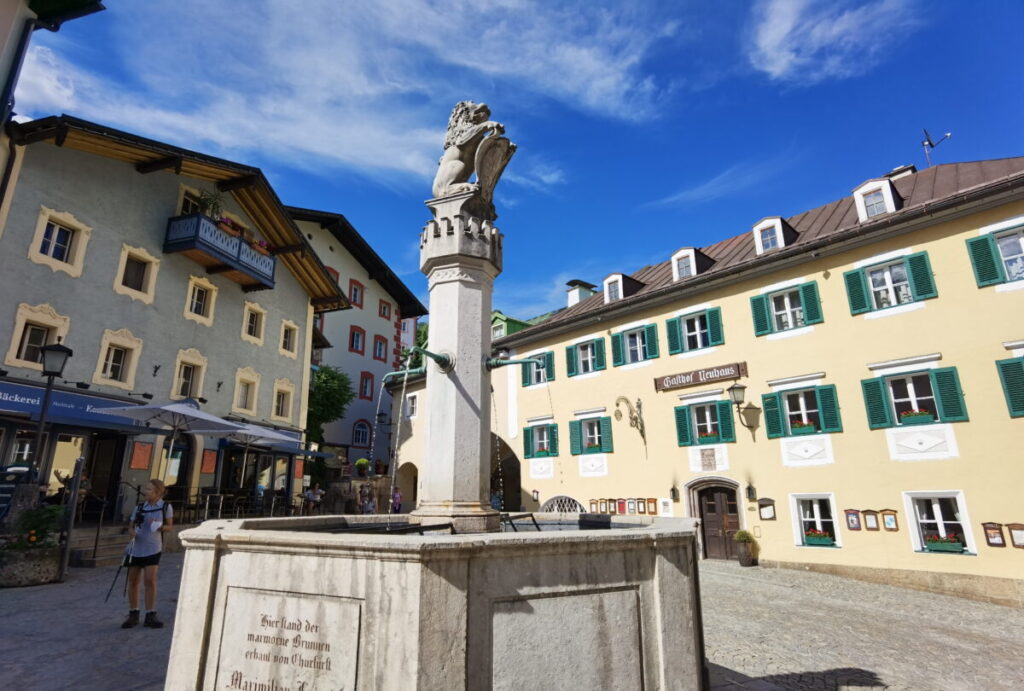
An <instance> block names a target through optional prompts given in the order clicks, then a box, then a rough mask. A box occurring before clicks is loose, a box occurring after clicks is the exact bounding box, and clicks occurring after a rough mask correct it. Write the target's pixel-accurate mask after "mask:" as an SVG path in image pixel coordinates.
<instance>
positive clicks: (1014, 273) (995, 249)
mask: <svg viewBox="0 0 1024 691" xmlns="http://www.w3.org/2000/svg"><path fill="white" fill-rule="evenodd" d="M967 251H968V253H969V254H970V257H971V266H972V267H973V268H974V278H975V280H976V281H977V282H978V287H979V288H980V287H983V286H988V285H994V284H996V283H1006V282H1007V281H1020V280H1024V228H1016V229H1014V230H1011V231H1010V232H1008V233H999V234H987V235H982V236H980V237H976V238H971V239H970V240H968V241H967Z"/></svg>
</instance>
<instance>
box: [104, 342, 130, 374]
mask: <svg viewBox="0 0 1024 691" xmlns="http://www.w3.org/2000/svg"><path fill="white" fill-rule="evenodd" d="M127 374H128V350H127V349H126V348H119V347H118V346H109V347H108V348H107V355H106V357H105V358H103V378H104V379H113V380H114V381H124V378H125V376H126V375H127Z"/></svg>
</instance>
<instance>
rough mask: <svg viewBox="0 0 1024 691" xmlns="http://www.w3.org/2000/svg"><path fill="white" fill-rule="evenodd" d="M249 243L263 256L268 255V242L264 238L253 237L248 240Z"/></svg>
mask: <svg viewBox="0 0 1024 691" xmlns="http://www.w3.org/2000/svg"><path fill="white" fill-rule="evenodd" d="M249 245H250V246H251V247H252V248H253V249H254V250H256V251H257V252H259V253H260V254H262V255H263V256H265V257H267V256H270V243H269V242H267V241H266V240H263V239H254V240H251V241H250V242H249Z"/></svg>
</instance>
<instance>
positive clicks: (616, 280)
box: [604, 274, 623, 305]
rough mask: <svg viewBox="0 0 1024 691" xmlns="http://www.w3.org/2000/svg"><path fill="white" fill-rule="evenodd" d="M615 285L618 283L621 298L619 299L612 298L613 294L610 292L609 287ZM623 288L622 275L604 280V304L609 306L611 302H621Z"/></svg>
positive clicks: (613, 275) (614, 275)
mask: <svg viewBox="0 0 1024 691" xmlns="http://www.w3.org/2000/svg"><path fill="white" fill-rule="evenodd" d="M613 283H617V284H618V286H619V296H618V297H617V298H612V297H611V293H610V292H609V286H611V284H613ZM622 288H623V286H622V274H612V275H611V276H609V277H608V278H606V279H604V304H606V305H607V304H608V303H610V302H615V301H616V300H621V299H622Z"/></svg>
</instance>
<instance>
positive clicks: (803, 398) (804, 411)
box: [779, 388, 821, 432]
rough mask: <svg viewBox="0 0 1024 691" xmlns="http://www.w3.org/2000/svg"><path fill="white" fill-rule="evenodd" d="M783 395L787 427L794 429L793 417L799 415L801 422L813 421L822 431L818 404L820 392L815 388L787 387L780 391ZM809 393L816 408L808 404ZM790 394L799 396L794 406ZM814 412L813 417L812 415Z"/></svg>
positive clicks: (790, 430)
mask: <svg viewBox="0 0 1024 691" xmlns="http://www.w3.org/2000/svg"><path fill="white" fill-rule="evenodd" d="M779 393H781V395H782V408H783V415H784V416H785V421H786V429H787V430H788V431H789V432H792V431H793V418H796V417H799V418H800V421H801V422H813V423H814V424H815V425H816V426H817V428H818V431H819V432H820V431H821V409H820V408H818V407H816V406H817V405H818V394H817V392H816V391H815V390H814V389H813V388H800V389H787V390H785V391H780V392H779ZM808 395H809V396H810V398H812V399H813V400H814V405H815V407H814V408H811V407H810V406H809V405H808V404H807V398H808ZM790 396H796V397H797V405H796V407H793V406H792V405H791V402H790ZM812 414H813V416H814V417H813V418H812V417H811V416H812Z"/></svg>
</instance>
